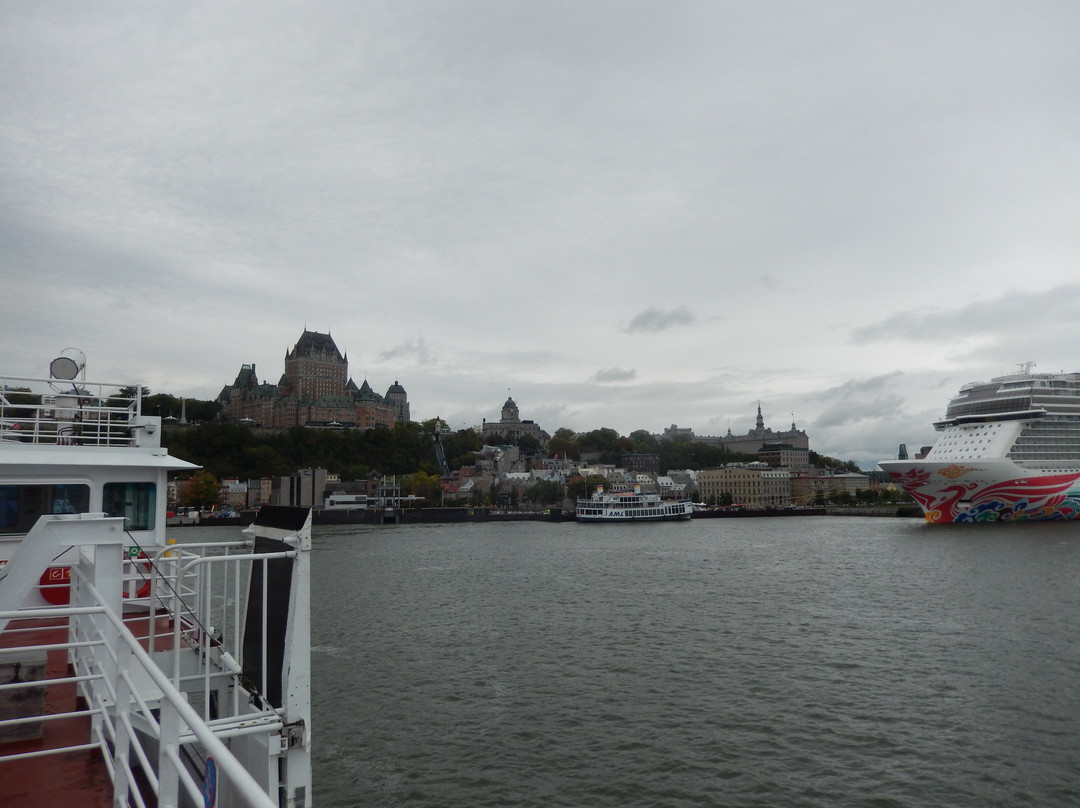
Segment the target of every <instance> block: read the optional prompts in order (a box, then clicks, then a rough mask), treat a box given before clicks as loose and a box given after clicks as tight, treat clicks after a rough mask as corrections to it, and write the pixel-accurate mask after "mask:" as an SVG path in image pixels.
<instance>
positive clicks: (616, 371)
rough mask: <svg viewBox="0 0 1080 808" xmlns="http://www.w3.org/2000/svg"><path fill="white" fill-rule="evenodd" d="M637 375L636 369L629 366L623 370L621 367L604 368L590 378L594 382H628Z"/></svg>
mask: <svg viewBox="0 0 1080 808" xmlns="http://www.w3.org/2000/svg"><path fill="white" fill-rule="evenodd" d="M636 377H637V370H635V369H634V368H630V369H629V370H625V369H623V368H605V369H604V370H598V371H596V373H594V374H593V375H592V376H591V380H592V381H594V382H604V383H611V382H629V381H633V380H634V379H635V378H636Z"/></svg>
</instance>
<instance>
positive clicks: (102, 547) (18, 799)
mask: <svg viewBox="0 0 1080 808" xmlns="http://www.w3.org/2000/svg"><path fill="white" fill-rule="evenodd" d="M141 398H142V396H141V388H140V387H138V386H130V385H117V384H104V383H92V382H89V381H87V380H86V378H85V359H84V358H83V357H82V355H81V354H80V353H79V352H77V351H72V350H70V349H69V350H67V351H65V352H64V353H63V354H62V355H61V356H60V357H58V358H57V359H56V360H54V361H53V362H52V363H51V364H50V370H49V374H48V376H47V377H45V378H16V377H10V376H9V377H0V773H3V777H4V787H3V793H4V801H5V804H10V805H34V806H53V805H57V806H59V805H64V806H75V805H77V806H79V808H97V807H98V806H102V808H104V806H120V805H123V806H129V805H133V806H140V808H142V807H143V806H158V808H172V806H190V805H205V806H214V805H216V806H220V807H221V808H233V807H234V806H260V808H285V807H286V806H288V808H302V806H309V805H310V804H311V754H310V751H311V709H310V678H311V664H310V621H309V614H310V606H309V601H310V597H309V586H310V561H309V558H310V548H311V515H310V511H309V510H307V509H301V508H280V507H279V508H263V509H262V510H261V511H260V513H259V516H258V517H257V518H256V520H255V523H254V524H252V525H251V526H250V527H249V528H247V529H246V530H244V531H243V533H242V534H240V535H238V537H237V541H226V542H212V543H201V542H194V541H192V542H188V543H173V542H171V541H169V540H167V539H166V536H165V527H166V492H167V485H168V473H169V472H170V471H189V470H191V469H194V468H195V466H193V465H192V464H190V463H187V462H185V461H183V460H179V459H177V458H174V457H170V455H169V453H168V451H167V450H166V449H164V448H162V446H161V421H160V419H159V418H157V417H151V416H146V415H143V413H142V409H141Z"/></svg>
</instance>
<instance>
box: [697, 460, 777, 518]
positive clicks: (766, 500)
mask: <svg viewBox="0 0 1080 808" xmlns="http://www.w3.org/2000/svg"><path fill="white" fill-rule="evenodd" d="M697 485H698V496H699V498H700V499H701V500H702V501H704V502H710V503H717V502H720V501H721V499H722V498H723V497H724V495H725V494H726V495H728V496H730V497H731V502H732V504H736V505H749V506H752V507H772V508H779V507H784V506H785V505H788V504H790V503H791V473H790V472H788V471H787V470H785V469H774V468H771V467H769V466H767V465H766V464H764V463H729V464H728V465H726V466H724V467H722V468H715V469H702V470H701V471H699V472H698V474H697Z"/></svg>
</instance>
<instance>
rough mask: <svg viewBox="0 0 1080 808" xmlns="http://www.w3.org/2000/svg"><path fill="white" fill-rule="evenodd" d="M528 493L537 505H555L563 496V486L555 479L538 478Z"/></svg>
mask: <svg viewBox="0 0 1080 808" xmlns="http://www.w3.org/2000/svg"><path fill="white" fill-rule="evenodd" d="M526 494H527V495H528V497H529V500H530V501H531V502H535V503H536V504H537V505H553V504H555V503H556V502H559V501H561V500H562V498H563V487H562V485H561V484H559V483H557V482H554V481H553V480H537V481H536V482H535V483H533V484H532V485H531V486H529V488H528V490H527V491H526Z"/></svg>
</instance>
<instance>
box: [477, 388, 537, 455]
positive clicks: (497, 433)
mask: <svg viewBox="0 0 1080 808" xmlns="http://www.w3.org/2000/svg"><path fill="white" fill-rule="evenodd" d="M481 434H482V435H483V437H484V440H485V441H487V439H488V438H502V439H503V440H504V441H506V442H507V443H517V439H518V438H520V437H521V436H522V435H531V436H532V437H534V438H536V439H537V440H538V441H540V445H541V446H545V445H546V444H547V442H548V440H549V439H550V438H551V436H550V435H548V434H547V433H546V432H545V431H544V430H542V429H541V428H540V426H539V425H538V424H537V423H536V422H535V421H522V420H521V412H520V411H519V410H518V405H517V402H515V401H514V399H513V398H511V397H509V396H507V398H506V403H504V404H503V406H502V417H501V418H500V419H499V420H498V421H489V420H487V419H486V418H485V419H484V423H483V425H482V426H481Z"/></svg>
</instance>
